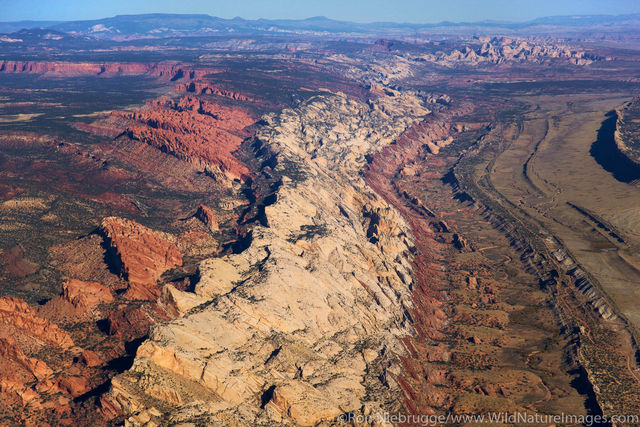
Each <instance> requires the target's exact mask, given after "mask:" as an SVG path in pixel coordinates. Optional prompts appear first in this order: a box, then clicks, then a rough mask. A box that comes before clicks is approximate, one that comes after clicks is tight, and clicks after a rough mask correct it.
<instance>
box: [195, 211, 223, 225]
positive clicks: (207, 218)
mask: <svg viewBox="0 0 640 427" xmlns="http://www.w3.org/2000/svg"><path fill="white" fill-rule="evenodd" d="M195 217H196V218H198V219H199V220H200V221H202V222H203V223H204V225H206V226H207V227H208V228H209V230H211V231H218V229H219V228H220V226H219V225H218V221H217V220H216V215H215V214H214V213H213V211H212V210H211V208H210V207H209V206H205V205H200V206H198V210H196V213H195Z"/></svg>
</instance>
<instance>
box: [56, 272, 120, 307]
mask: <svg viewBox="0 0 640 427" xmlns="http://www.w3.org/2000/svg"><path fill="white" fill-rule="evenodd" d="M62 296H63V298H64V299H65V301H67V302H69V303H71V305H73V306H74V307H75V308H76V309H79V310H82V311H86V310H91V309H93V308H95V307H96V306H98V305H99V304H102V303H108V302H112V301H113V296H112V295H111V291H109V289H108V288H106V287H105V286H102V285H101V284H100V283H97V282H83V281H81V280H76V279H71V280H69V281H67V282H65V283H64V284H63V285H62Z"/></svg>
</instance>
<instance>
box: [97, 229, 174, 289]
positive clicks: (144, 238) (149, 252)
mask: <svg viewBox="0 0 640 427" xmlns="http://www.w3.org/2000/svg"><path fill="white" fill-rule="evenodd" d="M101 229H102V232H103V233H104V235H105V237H106V239H107V242H108V244H109V247H110V251H111V253H110V256H111V259H112V261H113V262H114V264H115V268H117V269H118V270H119V271H120V273H121V274H122V275H123V276H124V277H125V278H126V279H127V281H128V282H129V289H128V290H127V292H126V294H125V296H126V297H127V298H129V299H146V300H152V299H156V298H157V297H158V296H159V294H160V289H159V288H158V287H157V284H156V282H157V281H158V279H159V278H160V276H161V275H162V273H164V272H165V271H167V270H169V269H171V268H174V267H176V266H179V265H182V254H181V253H180V251H179V250H178V248H177V247H176V246H175V245H174V244H173V243H172V242H171V241H169V236H167V235H164V234H163V233H160V232H157V231H154V230H151V229H150V228H147V227H144V226H142V225H140V224H138V223H137V222H135V221H132V220H128V219H122V218H116V217H109V218H105V219H104V220H103V221H102V225H101Z"/></svg>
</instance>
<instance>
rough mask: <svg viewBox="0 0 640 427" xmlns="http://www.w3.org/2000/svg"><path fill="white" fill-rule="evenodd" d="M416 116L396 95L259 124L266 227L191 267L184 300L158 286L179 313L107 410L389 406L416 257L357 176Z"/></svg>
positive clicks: (271, 411)
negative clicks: (237, 247) (269, 192)
mask: <svg viewBox="0 0 640 427" xmlns="http://www.w3.org/2000/svg"><path fill="white" fill-rule="evenodd" d="M428 113H429V111H428V110H427V109H426V108H424V107H423V106H422V100H420V99H419V98H417V97H414V96H411V95H407V94H397V95H396V96H389V97H382V98H379V99H377V100H375V101H370V103H369V104H365V103H359V102H355V101H352V100H348V99H346V98H344V97H341V96H337V95H323V96H318V97H315V98H312V99H311V100H309V101H307V102H306V103H304V104H302V105H300V106H299V107H298V108H295V109H288V110H284V111H282V112H281V113H280V114H271V115H268V116H266V117H264V121H265V122H266V124H264V125H263V126H262V128H261V129H259V131H258V133H257V140H258V142H257V143H256V144H257V145H259V146H260V148H259V151H260V152H261V153H265V152H267V153H269V154H268V156H275V159H276V160H277V164H276V166H274V167H273V170H272V171H270V173H271V174H272V175H274V176H281V177H282V179H281V182H282V184H281V185H280V187H279V189H278V190H277V194H276V201H275V203H273V204H271V205H269V206H267V207H266V208H265V213H266V222H267V223H268V226H261V225H256V226H255V227H254V228H253V230H252V237H253V239H252V242H251V245H250V246H249V248H248V249H246V250H244V251H243V252H241V253H239V254H234V255H228V256H224V257H222V258H213V259H208V260H206V261H204V262H202V263H201V265H200V275H201V278H200V281H199V282H198V283H197V285H196V287H195V290H194V292H193V293H190V292H182V291H179V290H177V289H175V288H173V287H172V286H170V285H169V286H166V287H165V288H164V293H163V296H162V297H161V298H162V301H163V303H164V304H168V305H171V306H172V307H174V308H175V309H177V310H178V311H179V312H180V313H181V317H180V318H178V319H177V320H174V321H172V322H169V323H167V324H162V325H156V326H155V327H154V328H153V330H152V332H151V334H150V337H149V339H148V340H147V341H146V342H144V343H143V344H142V345H141V346H140V348H139V349H138V352H137V355H136V359H135V362H134V365H133V367H132V368H131V369H130V370H129V371H127V372H125V373H124V374H121V375H119V376H117V377H116V378H114V380H113V382H112V384H113V386H112V389H111V391H110V393H109V395H107V396H106V398H105V399H103V404H104V405H105V407H107V408H108V407H115V408H116V409H120V410H122V411H124V413H125V414H126V415H127V416H128V417H129V418H128V422H129V423H130V424H131V425H154V424H155V425H158V424H163V425H164V424H166V423H175V424H179V423H189V422H195V421H197V422H199V423H204V424H207V425H281V424H289V425H317V424H330V423H331V422H332V421H335V420H336V418H337V417H338V416H339V415H340V414H342V413H344V412H349V411H353V412H355V413H370V412H371V411H379V410H382V409H386V410H392V409H394V407H395V409H397V405H399V404H400V403H399V402H400V399H401V395H400V390H399V388H398V385H397V383H396V382H395V381H394V377H395V375H396V374H398V368H397V365H394V364H393V363H392V362H393V361H394V358H395V357H396V356H397V355H399V354H403V353H404V351H405V350H404V347H403V345H402V343H401V342H400V339H399V338H401V337H403V336H407V335H410V334H412V327H411V325H410V322H409V320H408V319H407V315H406V313H407V311H408V310H410V309H411V306H412V302H411V296H410V289H411V285H412V274H411V260H412V251H413V250H414V247H413V241H412V237H411V235H410V233H409V226H408V224H407V223H406V222H405V221H404V219H403V218H402V217H401V216H400V214H399V213H397V211H395V210H394V209H393V208H391V207H390V206H389V205H388V204H387V203H386V202H385V201H384V200H382V198H381V197H379V196H378V195H377V194H375V193H374V192H373V191H372V190H371V189H370V188H369V187H368V186H367V184H366V183H365V182H364V180H363V178H362V177H361V176H360V175H359V173H358V172H359V171H360V170H361V169H362V168H363V166H364V165H365V163H366V160H365V156H366V155H367V154H370V153H372V152H375V151H377V150H379V149H381V148H382V147H384V146H385V145H387V144H389V143H391V142H392V141H394V140H395V139H396V138H397V137H398V135H399V134H400V133H402V132H403V131H404V130H405V129H406V128H407V127H408V126H409V125H410V124H411V123H413V122H415V121H416V120H418V119H419V117H421V116H424V115H426V114H428ZM393 405H395V406H394V407H391V406H393ZM149 423H151V424H149Z"/></svg>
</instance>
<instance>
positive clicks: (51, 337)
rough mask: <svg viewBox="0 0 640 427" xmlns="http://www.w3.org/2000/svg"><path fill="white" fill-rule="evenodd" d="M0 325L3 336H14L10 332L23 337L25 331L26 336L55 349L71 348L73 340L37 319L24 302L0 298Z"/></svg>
mask: <svg viewBox="0 0 640 427" xmlns="http://www.w3.org/2000/svg"><path fill="white" fill-rule="evenodd" d="M0 323H1V324H3V325H4V327H3V328H2V332H3V336H4V335H5V334H6V336H12V335H13V336H15V335H14V334H13V333H12V332H16V331H20V334H19V335H24V334H25V331H26V332H27V334H28V335H30V336H32V337H34V338H37V339H38V340H40V341H41V342H43V343H48V344H50V345H54V346H55V347H62V348H69V347H72V346H73V340H72V339H71V337H70V336H69V334H68V333H67V332H65V331H63V330H62V329H60V328H59V327H58V326H57V325H56V324H54V323H52V322H50V321H48V320H46V319H43V318H41V317H39V316H38V315H37V314H36V313H35V311H33V310H32V309H31V308H30V307H29V305H28V304H27V303H26V302H24V301H23V300H21V299H18V298H8V297H3V298H0Z"/></svg>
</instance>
